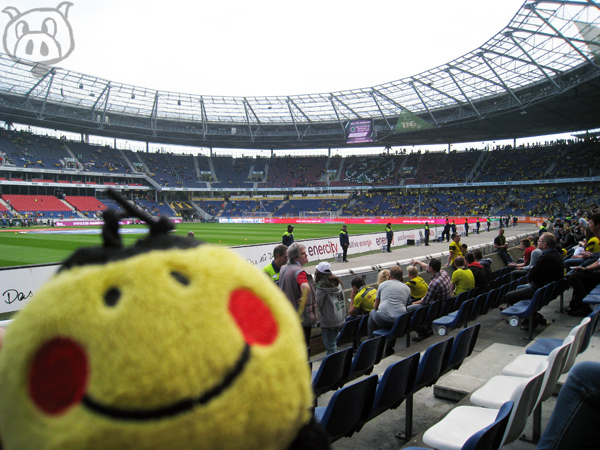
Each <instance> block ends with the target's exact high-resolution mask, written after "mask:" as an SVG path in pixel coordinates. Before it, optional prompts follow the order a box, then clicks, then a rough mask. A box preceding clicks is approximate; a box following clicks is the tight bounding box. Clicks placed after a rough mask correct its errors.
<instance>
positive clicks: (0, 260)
mask: <svg viewBox="0 0 600 450" xmlns="http://www.w3.org/2000/svg"><path fill="white" fill-rule="evenodd" d="M127 228H137V229H139V234H137V233H136V234H122V239H123V243H124V244H125V245H131V244H133V243H134V242H135V241H136V240H138V239H139V238H140V237H143V236H144V235H145V234H146V233H147V227H145V226H143V225H140V226H133V227H127ZM384 228H385V225H381V224H379V225H369V224H360V225H348V233H350V234H354V235H356V234H366V233H381V234H382V235H384V234H385V231H384ZM394 228H395V229H396V230H402V229H411V228H415V226H414V225H404V226H403V225H395V226H394ZM61 229H63V228H61ZM64 229H67V228H64ZM88 229H89V228H88ZM340 229H341V225H340V224H338V223H335V224H299V225H297V226H296V225H295V226H294V237H295V238H296V240H301V239H314V238H322V237H332V236H335V237H337V236H338V235H339V232H340ZM30 231H32V230H31V229H28V228H24V229H21V228H10V229H7V230H5V231H3V232H0V267H10V266H23V265H30V264H44V263H56V262H60V261H62V260H64V259H66V258H67V257H68V256H69V255H70V254H71V253H72V252H73V251H74V250H76V249H77V248H80V247H90V246H98V245H101V243H102V238H101V236H100V235H99V234H38V233H31V232H30ZM188 231H193V232H194V235H195V237H196V239H200V240H202V241H204V242H208V243H214V244H221V245H225V246H228V247H231V246H236V245H252V244H265V243H270V242H281V235H282V234H283V233H284V232H285V231H286V225H282V224H220V223H182V224H179V225H178V226H177V228H176V231H175V233H176V234H178V235H182V236H185V235H187V233H188Z"/></svg>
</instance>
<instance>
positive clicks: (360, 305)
mask: <svg viewBox="0 0 600 450" xmlns="http://www.w3.org/2000/svg"><path fill="white" fill-rule="evenodd" d="M351 286H352V293H351V294H350V300H351V302H352V305H351V306H350V311H349V312H348V314H349V315H350V316H356V315H360V314H369V313H370V312H371V311H373V306H374V305H375V298H376V297H377V289H375V288H372V287H369V286H367V285H366V284H365V280H364V279H363V277H354V278H353V279H352V282H351Z"/></svg>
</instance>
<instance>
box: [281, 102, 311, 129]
mask: <svg viewBox="0 0 600 450" xmlns="http://www.w3.org/2000/svg"><path fill="white" fill-rule="evenodd" d="M287 103H288V107H289V105H290V104H291V105H292V106H293V107H294V108H296V109H297V110H298V112H299V113H300V114H302V116H303V117H304V118H305V119H306V121H307V122H308V123H310V122H311V120H310V118H309V117H308V116H307V115H306V114H305V113H304V111H302V108H300V107H299V106H298V105H296V103H295V102H294V100H292V98H291V97H289V96H288V98H287Z"/></svg>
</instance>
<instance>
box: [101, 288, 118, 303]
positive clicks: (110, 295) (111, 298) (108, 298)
mask: <svg viewBox="0 0 600 450" xmlns="http://www.w3.org/2000/svg"><path fill="white" fill-rule="evenodd" d="M120 298H121V291H120V290H118V289H117V288H110V289H109V290H108V291H106V292H105V294H104V303H106V306H115V305H116V304H117V303H119V299H120Z"/></svg>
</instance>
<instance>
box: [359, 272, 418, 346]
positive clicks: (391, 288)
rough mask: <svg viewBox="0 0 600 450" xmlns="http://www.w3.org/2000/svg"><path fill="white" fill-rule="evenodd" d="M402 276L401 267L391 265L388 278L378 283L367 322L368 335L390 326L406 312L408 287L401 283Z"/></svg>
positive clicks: (408, 296)
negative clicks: (372, 307)
mask: <svg viewBox="0 0 600 450" xmlns="http://www.w3.org/2000/svg"><path fill="white" fill-rule="evenodd" d="M403 278H404V277H403V273H402V267H400V266H393V267H392V268H391V269H390V279H389V280H387V281H384V282H383V283H381V284H380V285H379V288H378V289H377V296H376V297H375V306H374V309H373V311H371V313H370V314H369V322H368V323H367V328H368V330H369V336H372V335H373V332H374V331H375V330H378V329H379V328H392V327H393V326H394V323H395V322H396V319H397V318H398V317H399V316H400V315H401V314H404V313H406V304H407V303H408V300H409V299H410V289H409V288H408V286H407V285H405V284H404V283H403Z"/></svg>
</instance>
